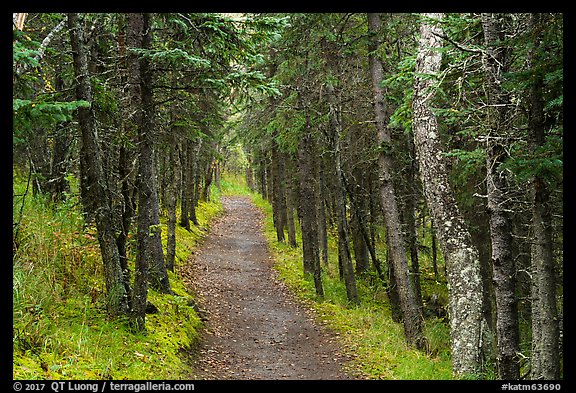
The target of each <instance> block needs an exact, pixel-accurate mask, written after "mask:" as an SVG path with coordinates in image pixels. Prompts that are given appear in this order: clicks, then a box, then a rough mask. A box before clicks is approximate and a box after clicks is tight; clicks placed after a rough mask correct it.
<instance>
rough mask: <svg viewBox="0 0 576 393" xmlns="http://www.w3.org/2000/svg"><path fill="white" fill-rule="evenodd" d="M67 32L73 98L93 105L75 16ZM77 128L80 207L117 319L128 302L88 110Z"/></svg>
mask: <svg viewBox="0 0 576 393" xmlns="http://www.w3.org/2000/svg"><path fill="white" fill-rule="evenodd" d="M68 29H69V32H70V44H71V46H72V56H73V63H74V74H75V76H76V81H77V85H76V98H77V99H78V100H84V101H87V102H90V103H92V89H91V85H90V77H89V75H88V62H87V54H86V51H85V49H84V44H83V43H84V39H83V35H84V34H83V28H82V26H81V25H80V21H79V18H78V14H75V13H70V14H68ZM78 127H79V128H80V140H81V144H82V145H81V148H80V165H81V167H82V168H83V169H82V171H81V173H82V176H81V178H80V181H81V184H83V187H82V188H83V189H84V190H85V194H83V198H82V199H83V203H85V202H88V205H89V206H90V207H91V211H92V212H93V214H94V216H95V220H96V229H97V231H98V242H99V244H100V251H101V254H102V263H103V265H104V281H105V283H106V308H107V310H108V314H109V315H111V316H117V315H119V314H126V313H127V312H128V301H127V297H126V290H125V287H124V284H123V274H122V268H121V266H120V256H119V253H118V247H117V246H116V238H115V235H114V232H115V230H114V226H113V223H114V220H113V216H112V209H111V203H110V195H109V193H108V189H107V184H106V182H105V176H104V171H103V169H102V151H101V148H100V142H99V139H98V134H97V132H96V127H95V124H94V115H93V113H92V109H91V108H85V107H81V108H78Z"/></svg>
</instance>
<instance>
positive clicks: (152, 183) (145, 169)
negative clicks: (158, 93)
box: [138, 14, 172, 293]
mask: <svg viewBox="0 0 576 393" xmlns="http://www.w3.org/2000/svg"><path fill="white" fill-rule="evenodd" d="M142 18H143V29H142V33H143V37H142V48H143V49H149V48H150V41H151V27H152V24H151V21H150V14H143V15H142ZM140 78H141V79H140V91H141V93H142V110H143V112H142V123H141V127H140V129H139V130H138V131H139V135H138V136H139V154H140V157H139V158H140V166H139V170H138V176H139V177H140V181H139V187H138V191H139V195H138V201H139V206H138V209H139V211H138V218H139V225H140V226H139V229H138V232H139V236H143V235H144V234H145V233H146V235H147V239H146V240H144V239H141V238H140V242H139V243H140V244H141V245H142V246H144V249H143V250H142V251H143V254H144V255H142V256H144V257H146V258H148V261H149V263H148V269H149V271H148V274H149V277H148V281H149V283H150V285H151V286H152V288H154V289H156V290H157V291H159V292H162V293H172V289H171V288H170V282H169V280H168V273H167V271H166V264H165V262H164V252H163V249H162V239H161V232H162V230H161V228H160V210H159V209H160V203H159V200H158V186H157V184H158V180H157V174H156V160H155V151H154V140H155V133H154V129H155V125H154V121H153V117H154V105H153V97H152V88H151V86H152V72H151V70H150V66H149V62H148V60H147V59H146V58H141V59H140ZM145 216H146V217H145ZM142 256H141V257H142Z"/></svg>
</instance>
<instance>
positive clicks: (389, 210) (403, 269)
mask: <svg viewBox="0 0 576 393" xmlns="http://www.w3.org/2000/svg"><path fill="white" fill-rule="evenodd" d="M380 26H381V16H380V14H374V13H370V14H368V33H369V36H370V41H369V42H370V47H369V48H368V53H369V55H368V59H369V64H370V74H371V77H372V90H373V94H374V115H375V119H376V130H377V133H378V138H377V140H378V142H379V143H380V145H381V148H380V154H379V157H378V168H379V171H380V200H381V203H382V208H383V211H384V223H385V225H386V235H387V239H388V243H387V245H388V254H389V258H390V263H392V264H393V265H394V277H395V278H396V284H397V286H398V295H399V298H400V307H401V309H402V317H403V322H404V334H405V335H406V340H407V341H408V342H409V343H410V344H412V345H415V346H416V347H418V348H424V346H425V345H424V344H425V343H424V335H423V334H422V315H420V312H419V307H418V301H417V299H416V292H415V290H414V285H413V282H412V279H411V278H410V271H409V268H408V260H407V258H406V247H405V241H404V236H403V232H402V224H401V220H400V211H399V209H398V203H397V200H396V190H395V187H394V183H393V181H392V173H393V171H394V164H393V161H392V154H391V152H390V147H391V143H392V136H391V133H390V130H389V128H388V127H387V125H386V124H387V119H386V108H385V106H384V89H383V88H382V86H381V82H382V80H383V79H384V72H383V67H382V62H381V61H380V59H379V58H378V56H377V55H376V53H375V52H376V50H377V49H378V45H379V44H378V35H379V33H380Z"/></svg>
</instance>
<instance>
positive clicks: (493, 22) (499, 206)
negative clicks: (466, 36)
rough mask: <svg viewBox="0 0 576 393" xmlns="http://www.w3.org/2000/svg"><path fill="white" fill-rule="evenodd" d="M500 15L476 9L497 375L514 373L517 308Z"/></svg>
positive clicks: (516, 375)
mask: <svg viewBox="0 0 576 393" xmlns="http://www.w3.org/2000/svg"><path fill="white" fill-rule="evenodd" d="M503 18H504V16H503V15H497V14H482V27H483V30H484V43H485V45H486V49H485V51H484V56H483V64H484V72H485V74H486V92H487V95H488V97H487V98H488V100H487V101H488V113H487V117H486V119H487V124H486V135H485V137H486V171H487V173H486V183H487V185H486V189H487V201H488V212H489V215H490V238H491V244H492V277H493V281H494V296H495V300H496V336H497V342H498V355H497V358H496V360H497V366H498V376H499V377H500V379H518V378H519V377H520V362H519V360H520V359H519V357H518V353H519V352H520V343H519V330H518V309H517V302H516V294H515V274H514V273H515V268H514V257H513V255H512V219H511V217H510V214H509V213H508V211H509V210H510V207H509V206H508V202H507V200H509V198H507V196H506V191H507V189H508V186H507V182H506V174H505V172H504V173H501V171H500V165H501V164H502V162H503V161H504V159H505V158H506V152H505V148H504V147H505V145H506V144H507V140H508V138H507V137H506V132H507V129H506V128H508V127H510V126H511V124H510V120H509V119H510V116H509V112H510V111H509V106H510V102H509V98H508V96H507V94H506V92H505V91H504V90H503V89H502V74H503V73H505V72H507V71H508V64H509V59H508V57H509V54H508V52H509V49H508V48H506V47H505V46H503V44H502V42H504V38H505V37H504V29H503Z"/></svg>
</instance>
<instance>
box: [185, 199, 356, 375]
mask: <svg viewBox="0 0 576 393" xmlns="http://www.w3.org/2000/svg"><path fill="white" fill-rule="evenodd" d="M222 204H223V206H224V209H225V214H224V216H223V217H222V218H220V219H219V220H218V221H217V222H216V223H215V224H214V225H213V226H212V228H211V231H210V234H209V235H208V236H207V237H206V239H205V240H204V242H203V244H202V246H201V247H200V248H199V249H198V250H197V251H196V253H195V254H193V255H192V256H191V258H190V259H189V261H188V264H187V267H186V269H190V271H189V272H187V273H189V274H190V275H191V276H192V280H191V282H190V284H189V285H190V286H191V287H192V288H191V289H192V291H193V292H194V293H195V295H196V297H197V299H198V303H199V306H200V308H201V309H204V310H206V311H207V312H208V314H207V321H206V327H205V329H204V332H203V338H202V340H201V344H200V347H199V349H198V354H197V358H196V360H195V370H193V375H194V377H195V378H196V379H219V380H220V379H250V380H252V379H264V380H283V379H292V380H295V379H306V380H335V379H349V378H348V377H347V376H346V374H345V373H344V372H343V371H342V364H343V363H344V362H345V361H346V360H347V358H346V357H345V356H343V355H342V354H340V352H339V347H338V343H337V337H336V335H335V334H334V333H332V332H329V331H328V330H327V329H325V328H324V327H321V326H318V325H317V324H315V323H314V321H313V318H312V316H311V311H310V310H307V309H306V308H305V307H304V306H303V305H302V304H300V303H299V302H298V301H297V299H296V298H295V297H294V295H293V294H292V293H291V292H290V290H289V289H288V288H287V287H286V285H285V284H283V283H282V282H280V281H279V280H278V279H277V274H276V271H275V270H274V269H272V265H273V260H272V257H271V255H270V253H269V251H268V247H267V244H266V239H265V238H264V236H263V233H262V218H263V214H262V212H261V211H260V210H259V209H258V208H257V207H255V206H254V205H253V204H252V202H251V200H250V198H248V197H242V196H233V197H222ZM187 275H188V274H187Z"/></svg>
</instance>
